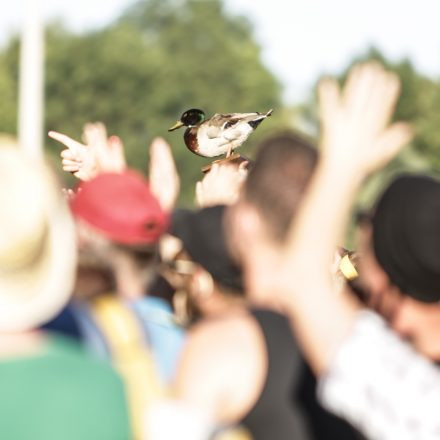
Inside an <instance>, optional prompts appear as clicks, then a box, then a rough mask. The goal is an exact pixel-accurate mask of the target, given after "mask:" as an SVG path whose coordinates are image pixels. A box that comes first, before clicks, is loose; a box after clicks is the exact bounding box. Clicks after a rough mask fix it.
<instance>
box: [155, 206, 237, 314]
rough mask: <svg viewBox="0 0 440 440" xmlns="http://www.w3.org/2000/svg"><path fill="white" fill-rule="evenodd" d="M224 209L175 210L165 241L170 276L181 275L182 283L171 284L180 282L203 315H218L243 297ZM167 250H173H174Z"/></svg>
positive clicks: (221, 207) (165, 256)
mask: <svg viewBox="0 0 440 440" xmlns="http://www.w3.org/2000/svg"><path fill="white" fill-rule="evenodd" d="M225 209H226V207H225V206H220V205H218V206H213V207H209V208H204V209H201V210H199V211H189V210H179V211H176V212H175V214H174V216H173V221H172V226H171V230H170V231H169V236H168V237H166V238H165V239H164V242H163V255H162V256H163V258H164V260H168V261H167V262H168V267H169V268H170V270H169V272H168V275H171V276H172V275H173V272H174V276H175V275H176V274H177V275H178V276H180V279H179V280H176V278H174V279H173V278H171V280H172V282H174V283H176V284H179V283H180V286H179V285H176V286H175V287H176V288H177V289H179V288H182V287H184V288H185V289H186V290H187V291H188V293H189V296H190V300H191V302H192V303H193V304H194V305H195V306H196V308H197V309H198V310H199V311H200V312H201V313H202V314H210V313H216V312H217V311H218V310H219V309H220V308H221V307H223V306H226V305H228V304H230V303H231V302H235V300H238V299H240V298H241V299H242V298H243V285H242V277H241V270H240V269H239V268H238V267H237V266H236V264H235V263H234V262H233V260H232V257H231V255H230V252H229V250H228V248H227V243H226V237H225V229H224V214H225ZM171 237H172V238H171ZM173 240H174V241H173ZM167 247H168V249H169V248H170V247H173V251H172V252H170V251H169V250H167V249H166V248H167ZM173 280H174V281H173Z"/></svg>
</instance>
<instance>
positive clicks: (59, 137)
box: [48, 131, 84, 154]
mask: <svg viewBox="0 0 440 440" xmlns="http://www.w3.org/2000/svg"><path fill="white" fill-rule="evenodd" d="M48 136H49V137H50V138H52V139H54V140H56V141H58V142H61V143H62V144H63V145H65V146H66V147H67V148H68V149H69V150H71V151H72V153H74V154H78V151H79V150H81V147H83V146H84V145H82V144H81V143H79V142H77V141H75V140H73V139H72V138H70V137H69V136H67V135H65V134H62V133H58V132H57V131H49V133H48Z"/></svg>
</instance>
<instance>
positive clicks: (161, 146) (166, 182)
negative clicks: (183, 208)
mask: <svg viewBox="0 0 440 440" xmlns="http://www.w3.org/2000/svg"><path fill="white" fill-rule="evenodd" d="M149 181H150V187H151V191H152V192H153V194H154V195H155V196H156V198H157V199H158V200H159V203H160V205H161V207H162V209H164V210H165V211H171V210H172V209H173V208H174V205H175V204H176V200H177V197H178V196H179V190H180V179H179V174H178V173H177V169H176V165H175V163H174V159H173V155H172V153H171V147H170V146H169V145H168V143H167V142H166V141H165V139H163V138H161V137H157V138H155V139H153V142H152V143H151V145H150V170H149Z"/></svg>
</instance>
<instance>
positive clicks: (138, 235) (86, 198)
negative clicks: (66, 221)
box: [70, 170, 169, 245]
mask: <svg viewBox="0 0 440 440" xmlns="http://www.w3.org/2000/svg"><path fill="white" fill-rule="evenodd" d="M70 206H71V209H72V212H73V215H74V216H75V217H76V218H79V219H82V220H84V221H85V222H86V223H88V224H89V225H91V226H93V227H94V228H96V229H97V230H99V231H100V232H101V233H103V234H104V235H105V236H106V237H108V238H109V239H111V240H113V241H115V242H117V243H121V244H131V245H134V244H152V243H155V242H156V241H157V240H158V239H159V237H160V236H161V235H162V234H163V233H164V232H165V231H166V229H167V228H168V224H169V217H168V214H167V213H166V212H165V211H163V210H162V208H161V207H160V205H159V202H158V200H157V199H156V198H155V197H154V195H153V194H152V193H151V191H150V187H149V185H148V182H147V181H146V180H145V178H144V177H143V176H141V175H140V174H139V173H137V172H135V171H132V170H127V171H125V172H123V173H103V174H100V175H98V176H97V177H95V178H94V179H92V180H90V181H88V182H82V183H81V184H80V185H79V188H78V191H77V192H76V194H75V196H74V197H73V199H72V200H71V204H70Z"/></svg>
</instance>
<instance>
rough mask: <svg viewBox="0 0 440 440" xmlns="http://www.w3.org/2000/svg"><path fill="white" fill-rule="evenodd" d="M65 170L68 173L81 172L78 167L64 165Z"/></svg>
mask: <svg viewBox="0 0 440 440" xmlns="http://www.w3.org/2000/svg"><path fill="white" fill-rule="evenodd" d="M63 170H64V171H68V172H69V173H74V172H77V171H79V170H80V168H79V167H78V166H77V165H75V166H74V165H63Z"/></svg>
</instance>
